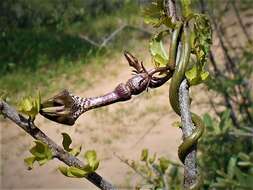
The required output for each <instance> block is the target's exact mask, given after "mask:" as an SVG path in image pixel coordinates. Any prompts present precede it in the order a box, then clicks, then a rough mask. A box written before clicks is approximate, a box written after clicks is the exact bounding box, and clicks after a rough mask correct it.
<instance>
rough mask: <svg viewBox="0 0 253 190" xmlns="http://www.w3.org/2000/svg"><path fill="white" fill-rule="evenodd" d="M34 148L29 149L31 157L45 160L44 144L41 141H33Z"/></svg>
mask: <svg viewBox="0 0 253 190" xmlns="http://www.w3.org/2000/svg"><path fill="white" fill-rule="evenodd" d="M34 142H35V146H34V147H32V148H31V149H30V152H31V154H32V155H34V156H35V157H38V158H45V157H46V146H47V145H46V144H44V143H43V142H41V141H34Z"/></svg>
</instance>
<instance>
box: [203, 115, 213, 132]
mask: <svg viewBox="0 0 253 190" xmlns="http://www.w3.org/2000/svg"><path fill="white" fill-rule="evenodd" d="M203 121H204V123H205V126H206V127H208V128H212V127H213V120H212V118H211V116H210V115H209V114H208V113H205V114H204V116H203Z"/></svg>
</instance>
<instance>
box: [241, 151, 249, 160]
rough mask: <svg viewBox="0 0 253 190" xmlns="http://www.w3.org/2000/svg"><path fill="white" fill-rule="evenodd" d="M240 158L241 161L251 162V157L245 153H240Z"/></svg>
mask: <svg viewBox="0 0 253 190" xmlns="http://www.w3.org/2000/svg"><path fill="white" fill-rule="evenodd" d="M238 157H239V158H240V159H241V160H243V161H249V160H250V157H249V156H248V155H247V154H245V153H243V152H240V153H239V154H238Z"/></svg>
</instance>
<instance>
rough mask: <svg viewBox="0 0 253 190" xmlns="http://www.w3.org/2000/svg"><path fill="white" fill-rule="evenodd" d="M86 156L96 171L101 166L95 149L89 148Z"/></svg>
mask: <svg viewBox="0 0 253 190" xmlns="http://www.w3.org/2000/svg"><path fill="white" fill-rule="evenodd" d="M84 158H85V159H86V160H87V162H88V165H89V166H90V167H91V168H92V170H93V171H95V170H96V169H97V168H98V166H99V161H98V160H97V153H96V152H95V151H94V150H88V151H86V152H85V154H84Z"/></svg>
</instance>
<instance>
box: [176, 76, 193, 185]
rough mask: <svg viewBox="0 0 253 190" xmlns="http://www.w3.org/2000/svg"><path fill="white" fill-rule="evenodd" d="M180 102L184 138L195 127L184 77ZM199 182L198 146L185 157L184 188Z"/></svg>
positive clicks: (180, 91)
mask: <svg viewBox="0 0 253 190" xmlns="http://www.w3.org/2000/svg"><path fill="white" fill-rule="evenodd" d="M179 102H180V111H181V121H182V132H183V139H184V138H186V137H188V136H190V135H191V134H192V132H193V131H194V129H195V127H194V125H193V123H192V119H191V112H190V106H189V105H190V99H189V90H188V84H187V80H186V79H184V80H183V81H182V83H181V85H180V88H179ZM196 182H197V147H196V146H194V147H193V149H192V150H191V151H190V152H189V154H188V155H187V156H186V158H185V163H184V188H185V189H189V188H190V187H191V186H192V185H193V184H195V183H196Z"/></svg>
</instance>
